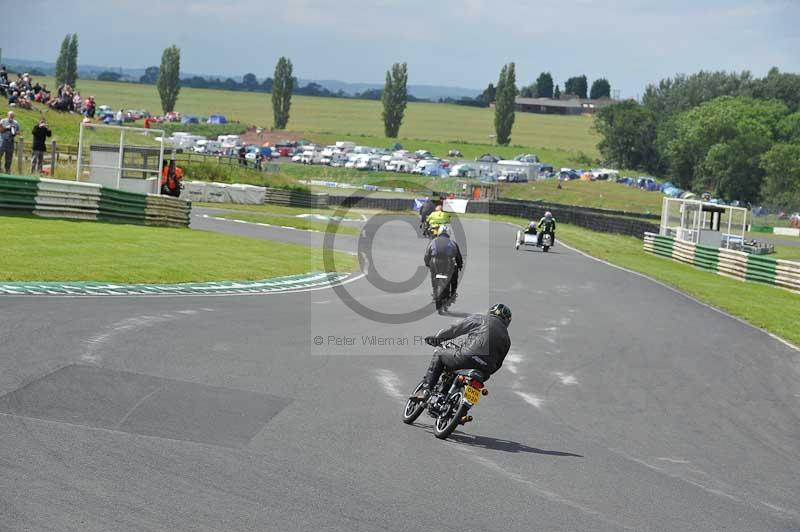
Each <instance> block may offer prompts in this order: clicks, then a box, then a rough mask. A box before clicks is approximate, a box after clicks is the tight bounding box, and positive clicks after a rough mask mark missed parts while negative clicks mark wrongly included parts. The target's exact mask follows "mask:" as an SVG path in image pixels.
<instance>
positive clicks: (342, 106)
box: [40, 78, 599, 162]
mask: <svg viewBox="0 0 800 532" xmlns="http://www.w3.org/2000/svg"><path fill="white" fill-rule="evenodd" d="M40 80H41V81H44V82H45V83H47V84H48V86H50V87H54V86H55V82H54V80H53V79H52V78H40ZM78 88H79V89H80V91H81V94H82V95H83V96H84V97H86V96H95V98H96V100H97V103H98V104H99V105H111V106H113V107H114V108H115V109H116V108H119V107H122V108H125V109H141V108H144V109H147V110H149V111H151V112H160V110H161V106H160V102H159V99H158V93H157V91H156V88H155V86H152V85H139V84H133V83H113V82H104V81H94V80H85V81H84V80H80V81H79V82H78ZM177 110H178V111H180V112H182V113H184V114H187V113H188V114H198V115H209V114H213V113H216V114H224V115H226V116H227V117H228V118H229V119H231V120H239V121H241V122H243V123H246V124H255V125H258V126H260V127H269V126H271V125H272V107H271V104H270V95H269V94H265V93H247V92H231V91H220V90H210V89H191V88H183V89H181V93H180V96H179V98H178V105H177ZM493 117H494V115H493V111H492V110H490V109H480V108H474V107H464V106H459V105H445V104H433V103H410V104H409V105H408V109H407V110H406V117H405V120H404V122H403V127H402V128H401V130H400V136H401V138H400V139H397V140H399V141H400V142H401V143H402V142H403V141H404V140H406V141H407V140H409V139H412V140H430V141H440V142H443V143H472V144H484V145H490V146H491V145H493V144H494V139H493V137H492V135H493V134H494V126H493ZM288 129H290V130H294V131H301V132H305V133H315V134H332V135H333V136H334V137H337V138H338V137H341V136H361V135H366V136H367V137H369V138H371V139H373V142H374V143H375V144H378V145H381V146H383V145H388V144H391V143H394V142H395V141H396V140H395V139H386V138H385V137H384V136H383V123H382V121H381V103H380V102H378V101H367V100H347V99H336V98H315V97H308V96H295V97H294V98H292V110H291V118H290V121H289V126H288ZM598 141H599V137H598V135H597V134H596V133H595V132H594V131H593V130H592V119H591V118H588V117H583V116H575V117H566V116H548V115H536V114H530V113H517V118H516V123H515V124H514V131H513V133H512V144H514V145H516V146H520V147H523V146H524V147H526V148H528V149H529V150H528V151H534V152H535V151H536V150H537V149H538V150H540V151H542V150H545V151H546V150H551V151H561V152H564V154H562V155H561V157H562V158H564V157H567V158H568V157H569V156H570V155H571V156H572V157H573V158H575V157H577V156H578V154H579V152H582V153H584V154H586V155H588V156H589V157H593V158H594V157H598V156H599V154H598V151H597V142H598ZM522 151H525V150H522ZM511 152H512V153H519V152H520V149H515V150H511ZM548 162H549V161H548Z"/></svg>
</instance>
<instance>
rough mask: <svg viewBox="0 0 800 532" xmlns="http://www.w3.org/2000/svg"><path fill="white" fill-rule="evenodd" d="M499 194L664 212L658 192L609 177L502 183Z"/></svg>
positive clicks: (508, 196) (646, 211)
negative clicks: (583, 179) (559, 185)
mask: <svg viewBox="0 0 800 532" xmlns="http://www.w3.org/2000/svg"><path fill="white" fill-rule="evenodd" d="M500 195H501V196H503V197H507V198H514V199H526V200H542V201H552V202H553V203H561V204H564V205H580V206H581V207H597V208H600V209H611V210H622V211H628V212H644V213H653V214H659V213H660V212H661V202H662V201H663V199H664V196H663V194H661V193H659V192H646V191H644V190H641V189H638V188H633V187H627V186H625V185H620V184H618V183H612V182H609V181H568V182H566V183H562V184H561V188H560V189H559V188H558V182H557V181H556V180H555V179H550V180H547V181H535V182H531V183H518V184H510V185H503V186H502V188H501V191H500Z"/></svg>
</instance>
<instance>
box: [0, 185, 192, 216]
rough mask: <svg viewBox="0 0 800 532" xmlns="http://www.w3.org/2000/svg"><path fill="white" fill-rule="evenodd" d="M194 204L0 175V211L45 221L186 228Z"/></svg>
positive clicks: (164, 197)
mask: <svg viewBox="0 0 800 532" xmlns="http://www.w3.org/2000/svg"><path fill="white" fill-rule="evenodd" d="M191 206H192V204H191V203H190V202H188V201H183V200H180V199H177V198H172V197H168V196H159V195H157V194H137V193H134V192H125V191H122V190H114V189H110V188H105V187H102V186H100V185H98V184H95V183H78V182H74V181H62V180H58V179H44V178H41V179H40V178H35V177H18V176H9V175H3V174H0V211H6V212H15V213H20V214H34V215H36V216H42V217H45V218H71V219H76V220H99V221H105V222H121V223H132V224H143V225H157V226H170V227H187V226H188V225H189V219H190V218H189V216H190V212H191Z"/></svg>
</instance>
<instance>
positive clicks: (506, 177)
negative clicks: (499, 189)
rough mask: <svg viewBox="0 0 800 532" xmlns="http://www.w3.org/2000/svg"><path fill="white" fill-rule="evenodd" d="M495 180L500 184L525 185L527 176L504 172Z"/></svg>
mask: <svg viewBox="0 0 800 532" xmlns="http://www.w3.org/2000/svg"><path fill="white" fill-rule="evenodd" d="M497 180H498V181H499V182H501V183H527V182H528V176H526V175H525V174H523V173H520V172H506V173H503V174H500V175H499V176H498V178H497Z"/></svg>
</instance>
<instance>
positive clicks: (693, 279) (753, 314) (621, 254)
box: [461, 215, 800, 345]
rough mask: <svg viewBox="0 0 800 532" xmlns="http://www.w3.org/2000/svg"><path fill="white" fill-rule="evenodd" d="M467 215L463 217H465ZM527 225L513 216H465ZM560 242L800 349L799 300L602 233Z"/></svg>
mask: <svg viewBox="0 0 800 532" xmlns="http://www.w3.org/2000/svg"><path fill="white" fill-rule="evenodd" d="M461 216H464V215H461ZM466 216H467V217H476V218H486V219H491V220H494V221H504V222H510V223H512V224H515V225H519V226H522V225H523V222H524V221H523V220H521V219H520V218H513V217H510V216H483V215H466ZM558 238H559V239H560V240H563V241H564V242H566V243H567V244H569V245H570V246H572V247H575V248H577V249H579V250H581V251H583V252H584V253H587V254H589V255H591V256H593V257H597V258H599V259H602V260H605V261H608V262H610V263H611V264H615V265H617V266H622V267H623V268H627V269H629V270H633V271H635V272H639V273H643V274H645V275H647V276H648V277H652V278H653V279H656V280H658V281H661V282H663V283H665V284H667V285H669V286H672V287H674V288H677V289H678V290H680V291H682V292H684V293H686V294H689V295H691V296H693V297H695V298H697V299H698V300H700V301H703V302H705V303H708V304H709V305H712V306H714V307H716V308H719V309H721V310H723V311H725V312H728V313H729V314H732V315H733V316H736V317H738V318H741V319H743V320H745V321H747V322H749V323H751V324H753V325H755V326H756V327H760V328H762V329H765V330H767V331H769V332H771V333H773V334H776V335H778V336H780V337H781V338H784V339H786V340H788V341H789V342H792V343H793V344H795V345H800V328H798V327H797V316H798V315H800V296H798V295H797V294H795V293H792V292H789V291H788V290H783V289H781V288H776V287H774V286H769V285H765V284H760V283H754V282H744V281H737V280H735V279H730V278H728V277H723V276H721V275H717V274H714V273H709V272H705V271H702V270H700V269H697V268H694V267H692V266H689V265H688V264H682V263H679V262H674V261H671V260H669V259H666V258H662V257H658V256H656V255H650V254H648V253H645V252H644V251H643V249H642V241H641V240H639V239H638V238H635V237H632V236H622V235H612V234H608V233H598V232H595V231H589V230H588V229H583V228H580V227H575V226H571V225H566V224H560V225H559V226H558Z"/></svg>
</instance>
